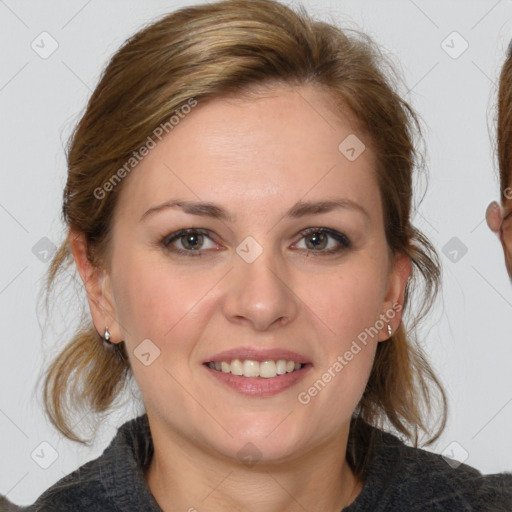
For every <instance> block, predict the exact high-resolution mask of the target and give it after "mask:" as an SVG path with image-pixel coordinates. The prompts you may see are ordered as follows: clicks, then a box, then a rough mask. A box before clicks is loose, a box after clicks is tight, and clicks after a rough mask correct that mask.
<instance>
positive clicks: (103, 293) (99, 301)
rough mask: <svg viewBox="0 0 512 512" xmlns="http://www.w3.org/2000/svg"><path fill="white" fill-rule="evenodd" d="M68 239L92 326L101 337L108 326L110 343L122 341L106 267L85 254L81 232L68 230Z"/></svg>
mask: <svg viewBox="0 0 512 512" xmlns="http://www.w3.org/2000/svg"><path fill="white" fill-rule="evenodd" d="M68 241H69V245H70V247H71V252H72V253H73V257H74V259H75V263H76V267H77V270H78V273H79V274H80V277H81V278H82V282H83V283H84V286H85V290H86V293H87V301H88V303H89V309H90V311H91V316H92V321H93V323H94V327H95V328H96V330H97V331H98V333H99V334H100V336H101V337H103V335H104V333H105V328H106V327H108V330H109V332H110V335H111V338H110V341H111V342H112V343H119V342H121V341H123V339H122V334H121V330H120V327H119V324H118V322H117V320H116V311H115V303H114V300H113V295H112V287H111V281H110V275H109V273H108V272H107V270H106V269H104V268H101V267H98V266H96V265H94V264H93V263H92V262H91V261H90V260H89V257H88V254H87V241H86V239H85V235H84V234H83V233H78V232H76V231H73V230H71V229H70V230H69V234H68Z"/></svg>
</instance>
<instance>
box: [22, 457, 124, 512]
mask: <svg viewBox="0 0 512 512" xmlns="http://www.w3.org/2000/svg"><path fill="white" fill-rule="evenodd" d="M104 458H105V454H103V455H101V456H100V457H98V458H97V459H95V460H92V461H90V462H87V463H86V464H84V465H83V466H81V467H80V468H78V469H77V470H76V471H73V472H72V473H70V474H69V475H67V476H65V477H64V478H62V479H61V480H59V481H58V482H57V483H55V484H54V485H52V486H51V487H50V488H49V489H47V490H46V491H45V492H44V493H43V494H42V495H41V496H39V498H38V499H37V500H36V502H35V503H34V504H32V505H30V506H28V507H26V508H21V509H20V510H22V511H24V512H46V511H52V512H60V511H63V512H64V511H69V510H87V511H91V512H93V511H94V512H96V511H98V512H99V511H105V512H107V511H114V510H117V509H116V508H115V505H114V503H113V502H112V500H111V499H110V497H109V496H108V495H107V494H106V492H105V487H104V486H103V484H102V481H101V474H102V471H101V469H102V463H103V460H104Z"/></svg>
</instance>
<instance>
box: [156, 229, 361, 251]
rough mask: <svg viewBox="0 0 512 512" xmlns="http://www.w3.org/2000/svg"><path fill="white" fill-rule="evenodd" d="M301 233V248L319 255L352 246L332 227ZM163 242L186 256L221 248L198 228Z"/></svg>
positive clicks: (181, 230)
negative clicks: (303, 241) (302, 245)
mask: <svg viewBox="0 0 512 512" xmlns="http://www.w3.org/2000/svg"><path fill="white" fill-rule="evenodd" d="M300 235H301V239H300V241H302V240H305V241H306V244H305V247H303V248H300V249H304V250H305V251H306V252H308V253H316V254H315V255H318V256H321V255H329V254H335V253H338V252H341V251H344V250H347V249H350V248H351V247H352V243H351V241H350V240H349V238H348V237H347V236H346V235H344V234H343V233H339V232H338V231H334V230H332V229H327V228H308V229H306V230H304V231H302V232H301V233H300ZM208 241H209V243H208ZM161 244H162V245H163V246H164V247H165V248H166V249H167V250H169V251H171V252H174V253H176V254H180V255H186V256H204V255H205V254H204V253H205V252H206V251H211V250H219V249H217V248H216V247H215V246H216V245H217V244H215V242H213V240H212V238H211V236H210V232H209V231H208V230H204V229H198V228H188V229H180V230H179V231H176V232H174V233H171V234H170V235H167V236H165V237H164V238H163V239H162V240H161ZM295 245H297V244H295Z"/></svg>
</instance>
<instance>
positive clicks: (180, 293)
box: [114, 255, 215, 349]
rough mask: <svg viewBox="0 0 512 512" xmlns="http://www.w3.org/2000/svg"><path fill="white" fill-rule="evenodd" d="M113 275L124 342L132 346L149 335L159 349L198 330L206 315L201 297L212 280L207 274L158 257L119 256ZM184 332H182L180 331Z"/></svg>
mask: <svg viewBox="0 0 512 512" xmlns="http://www.w3.org/2000/svg"><path fill="white" fill-rule="evenodd" d="M115 268H117V269H121V270H120V271H119V273H118V275H116V276H114V282H115V283H116V287H115V290H114V294H115V297H116V309H117V313H118V317H119V321H120V322H121V324H122V329H123V330H124V331H125V333H124V334H125V335H126V336H125V341H126V342H127V344H128V345H129V346H132V347H134V346H135V345H137V344H138V343H140V341H141V340H143V339H145V338H149V339H151V340H154V342H155V343H156V344H157V346H159V347H160V348H161V349H163V348H164V346H165V345H168V344H169V343H172V345H173V348H174V349H177V348H178V346H177V345H176V344H177V343H179V340H184V342H186V340H187V336H185V335H184V334H187V333H188V337H189V338H190V337H193V336H194V333H192V332H190V331H191V329H194V330H196V331H198V332H199V331H200V330H201V327H202V326H201V318H203V319H204V318H206V315H205V314H204V308H205V307H207V304H208V301H207V300H204V298H205V295H206V294H207V293H208V290H209V289H211V288H212V287H213V285H214V283H215V279H213V278H212V277H211V276H210V277H209V276H208V275H205V273H204V272H203V273H202V274H199V273H197V275H195V274H194V273H191V272H190V270H187V269H180V268H179V267H178V266H176V265H173V266H172V267H171V265H170V264H167V262H166V261H165V260H164V261H162V259H161V258H160V259H159V260H158V261H157V260H155V259H152V258H148V257H146V258H142V257H132V258H130V257H129V256H128V255H127V256H125V257H123V258H120V259H119V260H118V262H117V266H116V267H115ZM184 331H186V332H184Z"/></svg>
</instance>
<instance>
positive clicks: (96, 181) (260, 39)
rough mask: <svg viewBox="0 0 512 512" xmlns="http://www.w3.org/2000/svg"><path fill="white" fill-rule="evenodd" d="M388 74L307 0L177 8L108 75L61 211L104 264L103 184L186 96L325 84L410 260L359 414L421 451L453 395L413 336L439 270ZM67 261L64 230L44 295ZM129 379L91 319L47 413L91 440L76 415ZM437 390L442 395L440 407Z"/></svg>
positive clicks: (371, 48) (52, 378) (392, 250)
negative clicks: (417, 218)
mask: <svg viewBox="0 0 512 512" xmlns="http://www.w3.org/2000/svg"><path fill="white" fill-rule="evenodd" d="M393 73H394V72H393V67H392V66H389V64H388V63H387V61H386V59H385V57H384V56H383V55H382V54H381V52H380V51H379V49H378V48H377V47H376V46H375V44H374V43H373V42H372V41H371V40H370V39H369V38H367V37H366V36H364V35H363V34H360V33H359V32H357V31H350V32H349V31H346V32H344V31H342V30H340V29H339V28H337V27H335V26H333V25H331V24H328V23H326V22H322V21H315V20H313V19H312V18H310V17H309V16H308V15H307V13H306V11H305V9H304V8H303V7H302V6H301V7H300V8H298V10H297V12H295V11H293V10H291V9H290V8H288V7H286V6H284V5H282V4H280V3H277V2H275V1H272V0H227V1H221V2H217V3H208V4H205V5H200V6H194V7H187V8H182V9H180V10H178V11H176V12H173V13H171V14H169V15H167V16H165V17H163V18H162V19H160V20H158V21H157V22H155V23H153V24H151V25H149V26H148V27H146V28H144V29H143V30H141V31H140V32H138V33H136V34H135V35H133V36H132V37H131V38H130V39H128V40H127V41H126V43H125V44H124V45H123V46H122V47H121V48H120V49H119V50H118V52H117V53H116V54H115V55H114V56H113V57H112V59H111V61H110V63H109V64H108V66H107V67H106V69H105V70H104V72H103V74H102V77H101V79H100V81H99V84H98V86H97V87H96V89H95V91H94V93H93V94H92V96H91V98H90V100H89V102H88V105H87V109H86V111H85V113H84V114H83V116H82V118H81V119H80V121H79V123H78V125H77V127H76V129H75V130H74V132H73V134H72V136H71V139H70V142H69V146H68V151H67V161H68V176H67V183H66V187H65V190H64V200H63V206H62V215H63V219H64V221H65V223H66V224H67V226H68V227H70V228H73V229H74V230H76V231H77V232H81V233H84V234H85V237H86V240H87V243H88V253H89V257H90V261H91V262H93V264H94V265H101V266H104V267H105V268H107V269H108V265H109V259H108V254H109V253H108V250H109V244H110V243H111V238H110V234H111V228H112V222H113V213H114V210H115V208H116V203H117V199H118V195H119V193H120V191H121V189H122V186H123V183H122V181H120V182H119V183H116V186H113V187H108V188H109V191H108V193H107V194H106V197H105V198H104V199H97V198H96V197H97V196H98V194H97V193H96V194H95V190H96V191H97V190H98V189H101V190H106V188H107V187H104V185H105V184H106V183H107V182H109V180H111V179H112V177H113V176H115V175H116V173H117V172H118V170H119V169H120V168H122V167H123V166H124V165H125V164H126V162H128V161H129V160H130V158H131V157H132V156H133V153H134V152H137V151H138V150H139V149H140V148H141V147H142V146H144V145H145V144H147V142H148V137H149V136H151V134H152V133H153V132H154V131H155V130H156V129H157V128H158V127H159V126H160V125H162V124H164V123H168V122H169V119H170V118H171V116H173V115H175V113H176V111H180V109H182V108H183V106H184V105H186V104H187V102H189V100H190V99H191V98H194V99H195V101H197V102H198V104H202V103H204V102H206V101H208V100H215V99H218V98H223V97H227V98H231V97H235V96H236V97H241V96H243V95H246V94H249V93H251V92H256V94H257V92H258V88H260V86H261V87H262V88H264V87H265V86H268V87H272V86H273V85H279V84H287V85H289V86H291V87H299V86H305V85H309V84H313V85H315V86H317V87H318V89H319V90H320V91H323V92H324V93H325V95H326V97H328V98H329V99H330V100H331V101H332V103H331V105H332V109H333V111H335V112H337V113H340V114H341V113H343V112H344V113H345V114H346V113H347V111H348V112H352V113H353V114H355V118H356V120H357V122H358V125H359V126H358V128H359V130H360V131H359V132H358V133H359V134H362V135H361V137H364V143H365V144H366V145H367V147H368V148H369V149H371V150H372V151H373V152H374V155H375V157H376V159H375V160H376V167H375V176H376V179H377V181H378V186H379V189H380V195H381V198H382V204H383V210H384V223H385V234H386V239H387V243H388V246H389V254H390V255H391V256H393V255H395V254H398V253H403V254H405V255H407V256H408V257H409V258H410V260H411V262H412V265H413V279H412V280H411V281H410V282H409V283H408V284H407V287H406V290H405V304H404V312H405V313H406V314H407V315H410V318H407V323H409V325H408V328H409V329H408V330H407V329H406V328H405V327H404V324H403V323H401V324H400V327H399V328H398V330H397V331H396V332H395V333H394V334H393V336H392V338H391V339H390V340H388V341H385V342H383V343H379V344H378V348H377V352H376V357H375V361H374V364H373V368H372V371H371V374H370V377H369V381H368V383H367V386H366V389H365V391H364V394H363V396H362V399H361V401H360V403H359V404H358V406H357V408H356V410H355V411H354V418H360V419H361V420H363V421H365V422H367V423H369V424H371V425H374V426H377V427H381V426H383V425H384V422H385V421H389V422H390V423H391V424H392V425H393V426H394V427H395V428H396V430H397V432H398V433H401V434H402V435H403V436H404V437H405V438H407V439H409V440H410V441H411V442H412V443H413V445H414V446H416V447H417V446H418V438H419V437H418V431H419V429H421V430H422V431H423V432H425V433H427V435H430V434H432V432H431V427H429V426H428V422H427V419H429V418H430V419H431V418H432V417H437V414H438V415H439V417H440V419H441V421H440V426H439V428H438V430H437V432H436V433H435V435H433V436H431V437H430V440H429V441H428V442H427V443H425V444H426V445H429V444H431V443H433V442H434V441H435V440H436V439H437V438H438V437H439V436H440V435H441V433H442V432H443V430H444V428H445V425H446V419H447V400H446V396H445V392H444V390H443V387H442V385H441V383H440V382H439V380H438V378H437V377H436V375H435V373H434V372H433V370H432V368H431V366H430V365H429V363H428V361H427V358H426V357H425V355H424V353H423V351H422V349H421V346H420V345H419V344H418V342H417V340H416V336H415V332H416V327H417V325H418V322H419V321H420V320H421V319H422V318H423V317H424V316H425V315H426V314H427V312H428V311H429V310H430V308H431V306H432V304H433V301H434V299H435V297H436V295H437V293H438V290H439V285H440V273H441V272H440V265H439V259H438V256H437V253H436V251H435V249H434V247H433V246H432V245H431V243H430V242H429V240H428V239H427V238H426V237H425V236H424V235H423V234H422V233H421V232H420V231H419V230H418V229H416V228H415V227H414V226H413V225H412V223H411V213H412V211H411V210H412V209H413V208H414V205H413V200H414V198H413V177H414V171H415V170H424V166H423V160H422V158H421V155H420V154H419V152H418V151H417V150H416V149H415V143H416V142H418V141H422V140H423V139H422V137H421V127H420V123H419V121H418V117H417V115H416V114H415V113H414V112H413V110H412V109H411V108H410V106H409V105H408V103H407V102H405V101H404V100H403V99H402V98H401V97H400V95H399V93H398V90H399V86H398V84H399V80H398V78H397V77H396V75H394V74H393ZM192 115H193V113H192ZM510 125H511V126H512V123H511V124H510ZM340 142H341V141H340ZM132 172H137V170H136V169H135V170H134V171H132ZM118 176H119V175H118ZM72 264H73V257H72V253H71V251H70V245H69V240H68V239H67V238H66V239H65V240H64V241H63V242H62V245H61V246H60V248H59V249H58V251H57V253H56V254H55V256H54V258H53V260H52V262H51V265H50V267H49V270H48V274H47V281H46V287H45V290H46V295H47V297H48V295H49V294H50V291H51V290H52V289H53V288H54V287H55V284H56V283H57V282H58V281H59V279H57V278H58V277H59V276H62V278H64V277H66V276H68V275H69V274H68V272H66V269H67V268H68V267H69V266H71V265H72ZM413 294H414V295H413ZM410 302H414V303H415V304H414V306H415V307H417V311H416V312H415V313H414V314H412V313H410V312H409V309H410V308H409V303H410ZM131 378H132V372H131V369H130V365H129V360H128V358H127V354H126V351H125V347H124V343H119V344H115V345H114V346H113V347H105V346H104V344H103V343H102V338H101V336H100V335H99V334H98V332H97V331H96V329H95V328H94V325H93V323H92V321H91V319H90V317H87V318H85V319H84V321H83V322H82V324H81V327H80V329H79V330H78V332H76V333H75V334H74V335H73V336H72V338H71V340H70V341H69V343H68V344H67V345H66V346H65V347H64V348H63V349H62V351H61V353H60V354H59V355H58V356H57V358H56V359H55V360H54V361H53V362H52V364H51V365H50V366H49V368H48V370H47V372H46V377H45V385H44V400H45V407H46V412H47V414H48V416H49V418H50V420H51V421H52V423H53V424H54V425H55V426H56V428H57V429H58V430H59V431H60V432H61V433H63V434H64V435H65V436H67V437H68V438H70V439H73V440H76V441H82V439H80V437H79V436H78V435H77V433H76V432H75V431H74V429H73V428H72V422H71V419H72V418H73V414H75V413H81V414H83V413H84V411H85V412H94V413H101V412H108V411H109V410H110V409H111V408H112V406H113V403H114V400H115V399H116V397H117V396H119V395H120V394H121V392H122V391H123V389H124V388H125V387H126V385H127V383H128V379H131ZM434 387H435V388H436V390H437V391H438V397H439V398H440V403H441V405H440V407H439V408H438V410H435V411H434V413H435V414H433V396H434V390H433V388H434ZM342 399H343V397H340V400H342Z"/></svg>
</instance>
